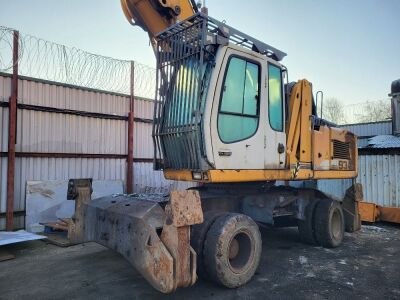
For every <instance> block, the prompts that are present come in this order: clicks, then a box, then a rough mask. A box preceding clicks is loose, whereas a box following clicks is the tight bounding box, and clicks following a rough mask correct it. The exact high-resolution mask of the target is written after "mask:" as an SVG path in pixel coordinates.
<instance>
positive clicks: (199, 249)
mask: <svg viewBox="0 0 400 300" xmlns="http://www.w3.org/2000/svg"><path fill="white" fill-rule="evenodd" d="M223 214H225V212H221V211H207V212H205V213H204V221H203V223H201V224H196V225H193V226H192V233H191V237H190V245H191V246H192V248H193V250H194V251H195V252H196V254H197V275H198V276H200V277H202V278H203V279H207V277H208V274H207V270H206V268H205V266H204V255H203V249H204V241H205V239H206V235H207V232H208V230H209V229H210V227H211V225H212V224H213V223H214V221H215V219H217V218H218V217H219V216H221V215H223Z"/></svg>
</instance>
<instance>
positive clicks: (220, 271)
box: [204, 213, 262, 288]
mask: <svg viewBox="0 0 400 300" xmlns="http://www.w3.org/2000/svg"><path fill="white" fill-rule="evenodd" d="M261 251H262V241H261V234H260V231H259V229H258V225H257V224H256V223H255V222H254V221H253V220H252V219H251V218H249V217H248V216H245V215H242V214H236V213H232V214H225V215H222V216H220V217H218V218H217V219H216V220H215V222H214V223H213V224H212V225H211V227H210V230H209V231H208V233H207V237H206V240H205V244H204V262H205V267H206V269H207V272H208V274H209V275H210V279H212V280H213V281H214V282H216V283H218V284H220V285H223V286H225V287H228V288H237V287H239V286H242V285H244V284H246V283H247V282H248V281H249V280H250V279H251V278H252V277H253V275H254V273H255V272H256V270H257V267H258V265H259V263H260V257H261Z"/></svg>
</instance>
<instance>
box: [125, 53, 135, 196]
mask: <svg viewBox="0 0 400 300" xmlns="http://www.w3.org/2000/svg"><path fill="white" fill-rule="evenodd" d="M134 92H135V62H134V61H131V82H130V105H129V106H130V108H129V115H128V166H127V172H128V173H127V176H126V191H127V193H128V194H131V193H133V180H134V178H133V148H134V145H133V143H134V142H133V139H134V129H135V128H134V123H135V117H134V114H135V93H134Z"/></svg>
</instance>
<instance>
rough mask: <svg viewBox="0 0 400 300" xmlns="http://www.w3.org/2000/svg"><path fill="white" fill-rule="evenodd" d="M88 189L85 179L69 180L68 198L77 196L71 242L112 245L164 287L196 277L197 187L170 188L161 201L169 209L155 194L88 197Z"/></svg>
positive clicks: (169, 288) (159, 287)
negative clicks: (192, 238) (194, 228)
mask: <svg viewBox="0 0 400 300" xmlns="http://www.w3.org/2000/svg"><path fill="white" fill-rule="evenodd" d="M90 193H91V181H90V180H87V179H86V180H84V179H83V180H82V179H80V180H79V179H76V180H70V181H69V186H68V199H75V201H76V203H75V214H74V216H73V218H72V219H71V223H70V224H69V228H68V237H69V239H70V241H71V242H72V243H83V242H87V241H94V242H97V243H99V244H101V245H103V246H106V247H108V248H110V249H113V250H115V251H116V252H118V253H120V254H121V255H122V256H124V258H125V259H126V260H128V261H129V262H130V263H131V264H132V265H133V266H134V267H135V268H136V269H137V270H138V272H139V273H140V274H142V276H143V277H144V278H145V279H146V280H147V281H148V282H149V283H150V284H151V285H152V286H153V287H154V288H155V289H157V290H158V291H160V292H163V293H170V292H173V291H174V290H175V289H176V288H178V287H186V286H189V285H192V284H194V283H195V282H196V278H197V276H196V253H195V251H194V250H193V249H192V248H191V246H190V224H195V223H196V222H202V221H203V213H202V210H201V205H200V197H199V194H198V192H197V191H183V192H180V193H177V194H176V193H173V194H172V195H171V196H170V197H169V204H167V205H166V207H167V208H166V211H168V213H167V212H166V211H164V210H163V209H162V207H161V205H160V203H162V202H166V201H167V200H168V198H167V197H164V196H162V195H159V194H133V195H115V196H107V197H103V198H99V199H95V200H91V199H90ZM171 207H173V208H171ZM173 220H174V221H173ZM160 232H161V234H160Z"/></svg>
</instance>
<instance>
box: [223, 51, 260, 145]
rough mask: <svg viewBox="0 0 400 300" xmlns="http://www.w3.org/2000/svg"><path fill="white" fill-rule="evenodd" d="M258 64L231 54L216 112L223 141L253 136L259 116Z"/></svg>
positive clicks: (229, 141) (230, 141) (227, 141)
mask: <svg viewBox="0 0 400 300" xmlns="http://www.w3.org/2000/svg"><path fill="white" fill-rule="evenodd" d="M259 73H260V67H259V65H258V64H255V63H253V62H251V61H248V60H246V59H243V58H239V57H236V56H232V57H231V58H230V59H229V62H228V67H227V69H226V73H225V79H224V82H223V85H222V95H221V102H220V107H219V113H218V134H219V136H220V138H221V141H223V142H224V143H234V142H237V141H241V140H244V139H247V138H249V137H251V136H253V135H254V134H255V133H256V131H257V128H258V119H259V86H260V84H259V81H260V76H259Z"/></svg>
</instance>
